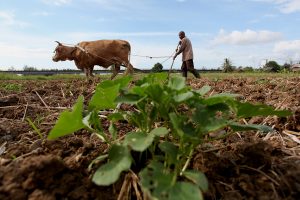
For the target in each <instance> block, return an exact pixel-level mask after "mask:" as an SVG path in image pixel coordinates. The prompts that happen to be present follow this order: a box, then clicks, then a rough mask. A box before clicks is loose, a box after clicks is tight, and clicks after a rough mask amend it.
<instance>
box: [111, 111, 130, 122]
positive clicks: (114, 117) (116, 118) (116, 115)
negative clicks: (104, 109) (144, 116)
mask: <svg viewBox="0 0 300 200" xmlns="http://www.w3.org/2000/svg"><path fill="white" fill-rule="evenodd" d="M107 119H108V120H111V121H113V122H117V121H119V120H126V119H125V117H124V115H123V114H122V113H120V112H117V113H111V114H109V115H108V116H107Z"/></svg>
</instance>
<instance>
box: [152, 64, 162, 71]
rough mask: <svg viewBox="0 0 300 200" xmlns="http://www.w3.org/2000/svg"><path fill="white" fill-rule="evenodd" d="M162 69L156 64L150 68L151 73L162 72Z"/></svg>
mask: <svg viewBox="0 0 300 200" xmlns="http://www.w3.org/2000/svg"><path fill="white" fill-rule="evenodd" d="M162 69H163V66H162V64H160V63H156V64H155V65H154V66H153V67H152V69H151V71H152V72H162Z"/></svg>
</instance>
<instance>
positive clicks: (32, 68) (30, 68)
mask: <svg viewBox="0 0 300 200" xmlns="http://www.w3.org/2000/svg"><path fill="white" fill-rule="evenodd" d="M23 70H24V71H37V69H36V68H35V67H30V66H27V65H25V66H24V68H23Z"/></svg>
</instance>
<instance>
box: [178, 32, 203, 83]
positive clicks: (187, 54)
mask: <svg viewBox="0 0 300 200" xmlns="http://www.w3.org/2000/svg"><path fill="white" fill-rule="evenodd" d="M179 38H180V41H179V44H178V47H179V46H180V47H179V49H178V48H177V49H176V53H175V55H174V57H173V60H175V58H176V57H177V55H179V54H181V53H182V65H181V71H182V76H183V77H185V78H187V72H188V71H189V72H191V73H192V74H193V75H194V76H195V77H196V78H200V75H199V73H198V72H197V70H195V69H194V62H193V48H192V43H191V41H190V39H188V38H187V37H186V36H185V33H184V32H183V31H180V32H179Z"/></svg>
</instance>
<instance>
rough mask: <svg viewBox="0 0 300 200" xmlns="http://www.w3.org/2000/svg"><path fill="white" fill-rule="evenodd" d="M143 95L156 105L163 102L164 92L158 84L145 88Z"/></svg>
mask: <svg viewBox="0 0 300 200" xmlns="http://www.w3.org/2000/svg"><path fill="white" fill-rule="evenodd" d="M145 93H146V94H147V95H149V97H150V98H151V99H152V100H153V101H155V102H158V103H162V102H163V96H164V94H163V93H164V91H163V89H162V87H161V86H160V85H159V84H153V85H150V86H149V87H147V89H146V90H145Z"/></svg>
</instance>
